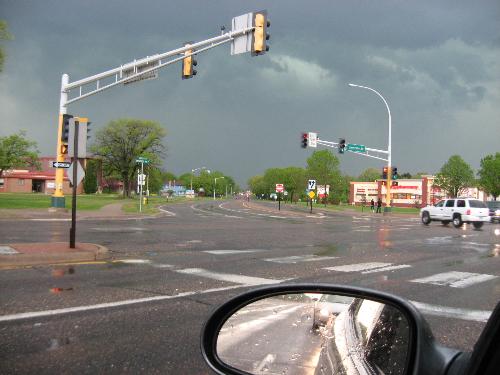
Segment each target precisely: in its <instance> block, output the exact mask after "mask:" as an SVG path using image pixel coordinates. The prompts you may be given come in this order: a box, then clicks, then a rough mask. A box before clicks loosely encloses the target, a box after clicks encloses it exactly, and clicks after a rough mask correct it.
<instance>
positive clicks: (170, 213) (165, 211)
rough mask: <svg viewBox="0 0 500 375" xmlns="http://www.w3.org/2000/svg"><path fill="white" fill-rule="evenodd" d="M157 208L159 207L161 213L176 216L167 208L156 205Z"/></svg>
mask: <svg viewBox="0 0 500 375" xmlns="http://www.w3.org/2000/svg"><path fill="white" fill-rule="evenodd" d="M158 209H159V210H160V211H161V212H163V213H165V214H167V215H168V216H176V214H175V213H174V212H170V211H168V210H165V209H163V208H162V206H160V207H158Z"/></svg>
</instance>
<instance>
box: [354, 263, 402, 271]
mask: <svg viewBox="0 0 500 375" xmlns="http://www.w3.org/2000/svg"><path fill="white" fill-rule="evenodd" d="M403 268H411V266H410V265H409V264H399V265H396V266H387V267H382V268H375V269H373V270H368V271H363V272H361V273H374V272H385V271H394V270H400V269H403Z"/></svg>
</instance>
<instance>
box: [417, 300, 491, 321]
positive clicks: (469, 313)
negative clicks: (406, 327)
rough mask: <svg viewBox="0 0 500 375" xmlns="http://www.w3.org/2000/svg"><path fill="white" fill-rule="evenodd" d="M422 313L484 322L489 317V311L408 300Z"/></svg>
mask: <svg viewBox="0 0 500 375" xmlns="http://www.w3.org/2000/svg"><path fill="white" fill-rule="evenodd" d="M410 302H411V303H412V304H413V305H415V307H416V308H417V309H418V310H420V312H421V313H422V314H424V315H434V316H441V317H445V318H454V319H462V320H473V321H476V322H486V321H488V319H489V318H490V315H491V311H485V310H469V309H461V308H456V307H446V306H439V305H430V304H427V303H423V302H417V301H410Z"/></svg>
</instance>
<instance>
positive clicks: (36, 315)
mask: <svg viewBox="0 0 500 375" xmlns="http://www.w3.org/2000/svg"><path fill="white" fill-rule="evenodd" d="M246 286H249V285H231V286H226V287H222V288H212V289H206V290H202V291H192V292H184V293H179V294H176V295H174V296H155V297H146V298H137V299H129V300H124V301H117V302H108V303H99V304H97V305H87V306H76V307H68V308H64V309H56V310H44V311H33V312H26V313H18V314H9V315H2V316H0V322H7V321H14V320H20V319H29V318H41V317H48V316H54V315H62V314H69V313H74V312H81V311H90V310H100V309H107V308H110V307H119V306H127V305H134V304H139V303H146V302H154V301H163V300H169V299H175V298H182V297H188V296H192V295H199V294H207V293H212V292H220V291H225V290H230V289H236V288H243V287H246Z"/></svg>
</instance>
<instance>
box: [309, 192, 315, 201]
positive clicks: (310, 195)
mask: <svg viewBox="0 0 500 375" xmlns="http://www.w3.org/2000/svg"><path fill="white" fill-rule="evenodd" d="M315 195H316V194H315V193H314V191H310V192H309V198H311V199H313V198H314V196H315Z"/></svg>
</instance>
